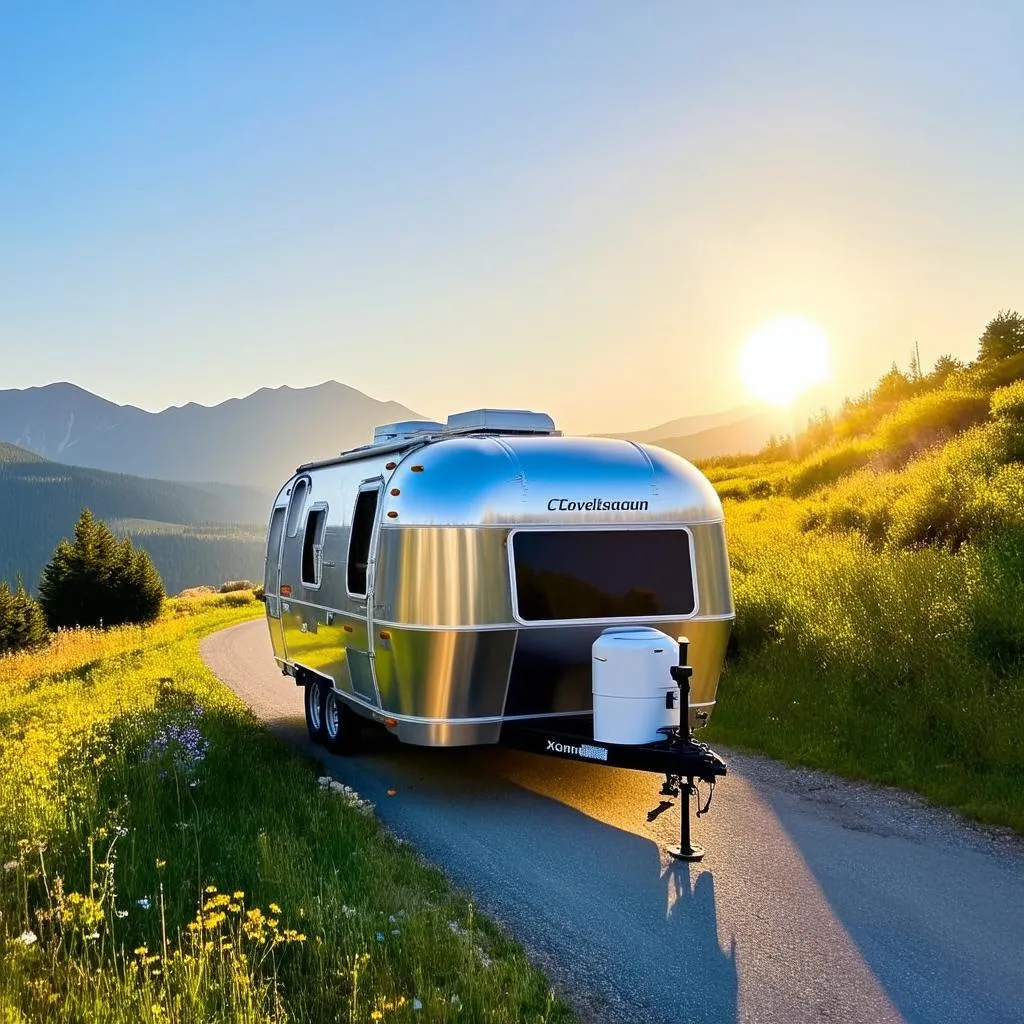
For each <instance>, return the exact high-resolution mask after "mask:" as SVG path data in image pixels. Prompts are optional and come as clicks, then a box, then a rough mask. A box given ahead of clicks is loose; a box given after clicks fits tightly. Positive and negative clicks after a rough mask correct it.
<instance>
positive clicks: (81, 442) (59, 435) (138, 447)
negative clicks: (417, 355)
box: [0, 381, 422, 520]
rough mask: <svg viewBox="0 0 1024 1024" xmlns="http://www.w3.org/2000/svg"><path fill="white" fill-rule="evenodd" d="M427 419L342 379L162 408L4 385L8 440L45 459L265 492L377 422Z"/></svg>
mask: <svg viewBox="0 0 1024 1024" xmlns="http://www.w3.org/2000/svg"><path fill="white" fill-rule="evenodd" d="M421 418H422V417H421V416H419V415H418V414H417V413H415V412H413V411H412V410H411V409H407V408H406V407H405V406H403V405H399V404H398V403H397V402H380V401H377V400H376V399H373V398H370V397H369V396H367V395H364V394H363V393H362V392H361V391H357V390H356V389H355V388H350V387H346V386H345V385H344V384H339V383H338V382H337V381H328V382H326V383H324V384H320V385H318V386H317V387H313V388H301V389H296V388H289V387H279V388H263V389H261V390H260V391H257V392H255V393H254V394H251V395H248V396H247V397H245V398H232V399H229V400H228V401H226V402H221V403H220V404H219V405H215V406H204V405H197V404H195V403H189V404H188V405H183V406H174V407H172V408H169V409H164V410H163V411H162V412H157V413H153V412H146V411H145V410H144V409H138V408H136V407H135V406H132V405H116V404H115V403H113V402H108V401H107V400H106V399H104V398H100V397H99V396H98V395H94V394H92V393H91V392H89V391H86V390H84V389H83V388H80V387H77V386H75V385H74V384H67V383H59V384H48V385H46V386H45V387H35V388H25V389H23V390H6V391H0V441H5V442H7V443H9V444H13V445H17V446H18V447H20V448H23V449H26V450H28V451H32V452H35V453H36V454H37V455H41V456H43V457H44V458H47V459H53V460H57V461H60V462H63V463H65V464H67V465H73V466H83V467H88V468H90V469H102V470H108V471H110V472H114V473H128V474H131V475H133V476H143V477H150V478H156V479H159V480H179V481H188V482H217V483H226V484H241V485H246V486H254V487H259V488H264V489H269V488H276V487H277V485H278V484H280V483H281V482H282V481H283V480H285V479H286V478H287V477H288V476H289V475H290V474H291V473H292V471H293V470H294V469H295V467H296V466H297V465H298V464H299V463H301V462H306V461H309V460H310V459H316V458H324V457H327V456H330V455H332V454H335V453H337V452H339V451H341V450H343V449H345V448H352V447H355V446H356V445H359V444H364V443H366V442H367V441H368V440H370V438H372V436H373V428H374V426H376V425H377V424H379V423H388V422H391V421H393V420H402V419H421ZM262 518H263V517H262V516H261V520H262Z"/></svg>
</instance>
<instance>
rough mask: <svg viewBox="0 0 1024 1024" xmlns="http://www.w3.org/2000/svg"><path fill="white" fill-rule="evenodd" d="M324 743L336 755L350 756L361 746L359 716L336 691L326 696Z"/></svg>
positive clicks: (330, 691) (331, 691)
mask: <svg viewBox="0 0 1024 1024" xmlns="http://www.w3.org/2000/svg"><path fill="white" fill-rule="evenodd" d="M323 721H324V741H325V742H326V744H327V747H328V749H329V750H331V751H332V752H333V753H335V754H349V753H351V752H352V751H353V750H355V749H356V747H357V746H358V745H359V728H360V721H359V716H358V715H357V714H356V713H355V712H354V711H353V710H352V709H351V708H350V707H348V706H347V705H346V704H345V702H344V701H343V700H342V699H341V698H340V697H339V696H338V694H337V693H336V692H335V691H334V690H328V691H327V693H326V695H325V696H324V714H323Z"/></svg>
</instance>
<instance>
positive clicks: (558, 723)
mask: <svg viewBox="0 0 1024 1024" xmlns="http://www.w3.org/2000/svg"><path fill="white" fill-rule="evenodd" d="M688 647H689V641H688V640H687V639H686V637H680V638H679V664H678V665H676V666H673V668H672V678H673V679H674V680H675V681H676V683H677V684H678V686H679V691H680V692H679V694H678V695H677V694H674V693H671V692H670V693H669V700H670V701H673V702H672V703H671V704H670V705H669V706H671V707H674V706H675V703H674V700H673V699H674V698H676V697H677V696H678V698H679V708H680V715H679V719H680V725H679V728H678V729H661V730H659V732H661V733H664V735H665V738H664V739H663V740H658V741H656V742H652V743H642V744H625V743H603V742H600V741H598V740H595V739H594V727H593V717H592V716H591V715H579V716H565V717H562V716H551V717H548V718H534V719H528V720H521V721H506V722H505V723H504V724H503V725H502V727H501V736H500V739H499V741H498V742H499V744H500V745H501V746H505V747H513V748H515V749H516V750H524V751H527V752H529V753H533V754H543V755H545V756H547V757H562V758H567V759H568V760H571V761H583V762H586V763H588V764H597V765H603V766H605V767H608V768H629V769H632V770H634V771H641V772H652V773H655V774H659V775H662V774H663V775H664V776H665V781H664V783H663V784H662V787H661V791H660V792H661V795H662V796H670V797H674V796H680V795H681V796H682V802H681V803H680V806H679V811H680V833H679V845H678V846H670V847H668V853H669V854H671V856H673V857H675V858H676V859H677V860H684V861H699V860H701V859H702V858H703V857H704V850H703V848H702V847H700V846H696V845H694V843H693V842H692V840H691V837H690V797H691V796H696V795H697V782H704V783H706V784H707V785H708V787H709V792H708V798H707V801H706V802H705V804H704V806H703V807H701V806H700V802H699V801H698V802H697V807H696V811H697V817H700V816H701V815H702V814H706V813H707V810H708V808H709V807H710V805H711V795H712V794H713V792H714V787H715V783H716V782H717V780H718V779H719V778H721V777H722V776H724V775H725V774H726V772H727V770H728V769H727V767H726V764H725V762H724V761H723V760H722V758H721V757H720V756H719V755H718V754H716V753H715V751H713V750H712V749H711V747H709V746H708V745H707V744H706V743H699V742H697V741H696V740H694V738H693V734H692V732H691V731H690V727H689V719H690V715H689V709H690V677H691V676H692V675H693V669H692V668H691V667H690V666H689V665H688V664H687V651H688ZM667 806H671V805H670V804H664V805H663V806H662V807H661V808H660V809H659V810H658V811H657V812H652V814H651V815H649V816H648V818H649V820H653V816H656V814H657V813H660V811H661V810H664V809H665V808H666V807H667Z"/></svg>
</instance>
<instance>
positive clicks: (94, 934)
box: [85, 932, 100, 940]
mask: <svg viewBox="0 0 1024 1024" xmlns="http://www.w3.org/2000/svg"><path fill="white" fill-rule="evenodd" d="M99 937H100V933H99V932H89V934H88V935H86V937H85V938H86V940H89V939H98V938H99Z"/></svg>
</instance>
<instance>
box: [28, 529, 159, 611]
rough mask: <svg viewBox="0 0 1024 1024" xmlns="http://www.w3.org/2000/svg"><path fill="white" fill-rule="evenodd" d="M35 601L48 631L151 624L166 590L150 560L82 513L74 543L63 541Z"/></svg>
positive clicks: (51, 561)
mask: <svg viewBox="0 0 1024 1024" xmlns="http://www.w3.org/2000/svg"><path fill="white" fill-rule="evenodd" d="M39 598H40V603H41V605H42V608H43V612H44V613H45V615H46V621H47V623H48V624H49V626H50V628H51V629H58V628H59V627H61V626H64V627H68V626H119V625H121V624H122V623H126V622H151V621H152V620H153V619H155V618H156V617H157V616H158V615H159V614H160V607H161V605H162V603H163V598H164V585H163V581H162V580H161V579H160V575H159V574H158V573H157V571H156V569H155V567H154V566H153V563H152V561H151V560H150V557H149V555H148V554H147V553H146V552H145V551H143V550H142V549H141V548H135V547H133V546H132V543H131V541H130V540H129V539H128V538H125V539H124V540H123V541H122V542H121V543H118V541H117V539H116V538H115V537H114V535H113V534H112V533H111V532H110V530H109V529H108V527H107V525H106V523H104V522H102V521H101V520H98V519H96V518H95V517H94V516H93V514H92V512H90V511H89V509H85V510H84V511H83V512H82V514H81V516H80V517H79V520H78V523H77V524H76V526H75V539H74V542H73V543H72V542H70V541H67V540H62V541H61V542H60V544H58V545H57V549H56V550H55V551H54V553H53V557H52V558H51V559H50V562H49V564H48V565H47V566H46V568H45V569H44V570H43V578H42V580H41V582H40V584H39Z"/></svg>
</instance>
